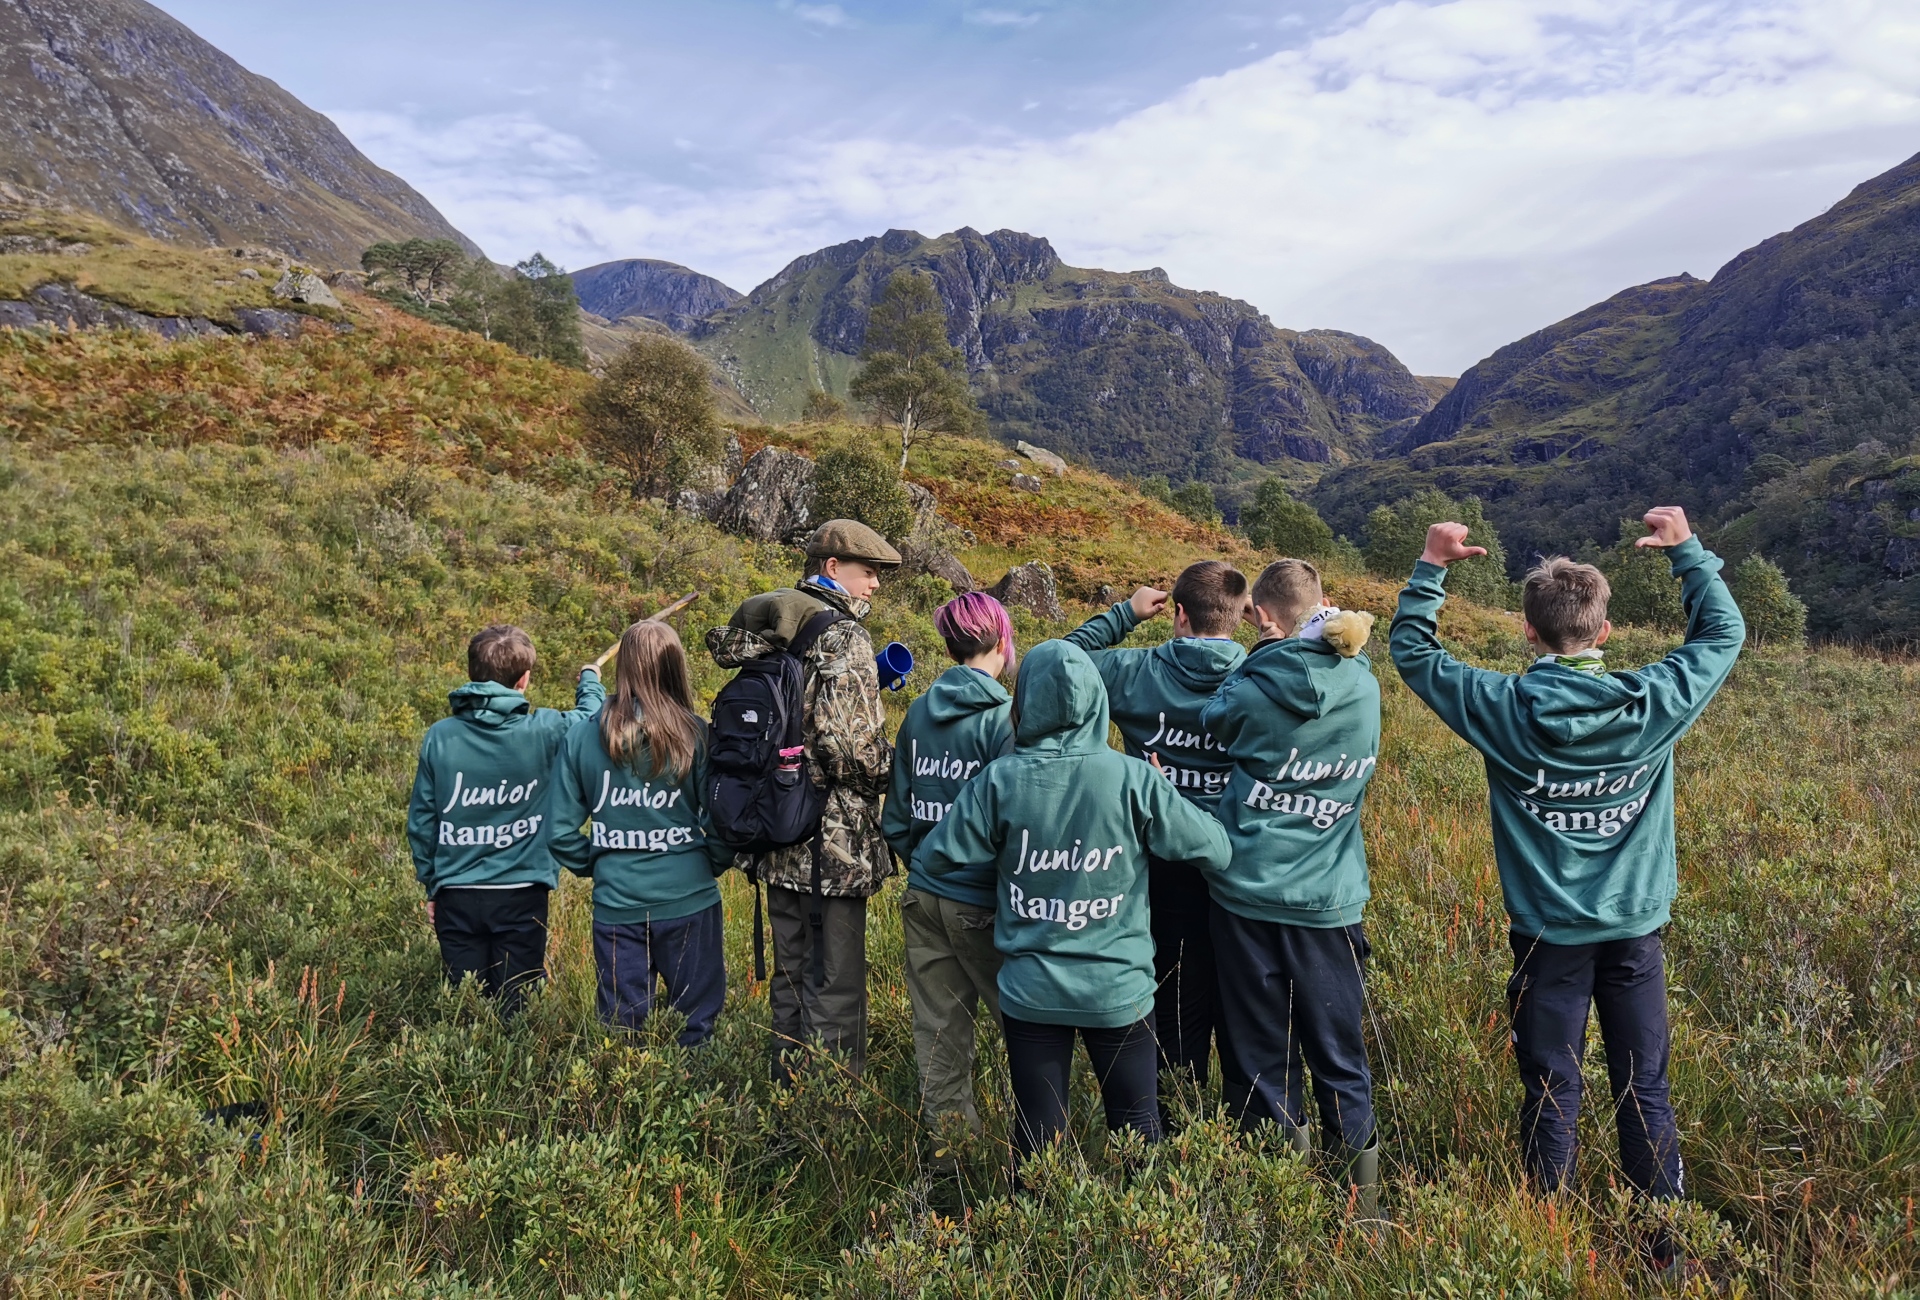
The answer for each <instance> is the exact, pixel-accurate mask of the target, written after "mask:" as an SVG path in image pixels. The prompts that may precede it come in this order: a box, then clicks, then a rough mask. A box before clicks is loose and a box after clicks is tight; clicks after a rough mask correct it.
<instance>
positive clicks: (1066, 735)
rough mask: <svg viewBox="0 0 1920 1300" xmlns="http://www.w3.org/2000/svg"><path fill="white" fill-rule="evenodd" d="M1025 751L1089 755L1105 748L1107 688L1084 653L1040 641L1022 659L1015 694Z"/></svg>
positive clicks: (1017, 736) (1019, 742) (1018, 742)
mask: <svg viewBox="0 0 1920 1300" xmlns="http://www.w3.org/2000/svg"><path fill="white" fill-rule="evenodd" d="M1014 712H1015V713H1016V714H1018V715H1019V719H1020V721H1019V724H1018V725H1017V726H1016V727H1015V729H1014V745H1015V747H1016V748H1018V749H1022V750H1038V751H1042V752H1048V751H1050V752H1053V753H1060V754H1085V753H1092V752H1094V751H1097V750H1102V749H1105V748H1106V747H1107V688H1106V686H1105V685H1104V684H1103V683H1102V682H1101V680H1100V674H1099V673H1098V672H1097V671H1096V670H1095V669H1094V666H1093V660H1091V659H1089V658H1087V653H1086V651H1084V650H1082V649H1080V648H1079V647H1078V646H1072V645H1068V644H1067V643H1066V642H1065V641H1042V642H1041V643H1040V644H1039V645H1037V646H1035V647H1034V648H1033V649H1032V650H1030V651H1028V652H1027V657H1026V658H1025V659H1023V660H1021V662H1020V681H1019V684H1018V686H1017V688H1016V693H1015V696H1014Z"/></svg>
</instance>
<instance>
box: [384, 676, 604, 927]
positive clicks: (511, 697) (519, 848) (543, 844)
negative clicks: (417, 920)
mask: <svg viewBox="0 0 1920 1300" xmlns="http://www.w3.org/2000/svg"><path fill="white" fill-rule="evenodd" d="M606 695H607V692H606V689H605V688H604V687H602V686H601V685H600V674H599V673H597V672H595V671H594V670H593V669H591V668H589V669H586V670H585V671H583V672H582V673H581V674H580V681H579V683H578V684H577V685H576V686H575V687H574V691H573V708H572V709H570V710H568V711H566V712H564V713H563V712H561V711H560V710H558V709H536V708H534V707H532V706H531V705H530V704H528V703H527V697H526V696H524V695H522V694H521V693H520V692H519V691H516V690H514V689H513V688H512V687H511V686H502V685H500V684H499V683H498V682H468V683H467V684H466V685H465V686H462V687H460V688H458V689H457V690H455V691H453V692H452V693H450V694H449V695H448V696H447V703H448V705H449V706H450V707H451V709H452V711H453V716H452V717H449V718H442V719H441V720H440V721H438V722H436V723H434V724H433V725H432V726H431V727H428V728H427V734H426V738H425V739H423V740H422V741H421V742H420V765H419V766H418V767H417V768H416V769H415V770H414V775H413V801H412V803H411V804H410V805H409V806H408V808H407V842H408V843H409V844H410V845H411V846H412V848H413V873H414V875H415V876H416V877H418V878H419V881H420V883H421V884H422V885H425V886H426V889H427V897H428V898H432V897H433V896H434V895H435V894H437V893H439V892H440V891H441V890H443V889H445V888H447V887H448V886H449V885H451V886H454V887H455V888H464V887H467V886H472V885H533V884H539V885H545V886H546V887H547V888H548V889H552V888H553V887H554V885H555V884H556V883H558V881H559V874H560V873H559V870H558V869H557V868H556V867H555V866H554V864H553V855H552V854H550V853H549V852H548V851H547V833H546V828H545V822H546V816H547V796H548V794H549V792H550V789H551V786H552V780H551V779H550V778H551V776H552V771H553V756H554V754H555V753H556V752H557V751H558V750H559V748H560V743H561V741H563V740H565V739H566V736H567V732H568V730H569V729H570V728H572V727H573V726H574V724H576V723H578V722H582V721H584V720H586V719H588V718H591V717H592V716H593V715H594V714H595V713H598V712H599V711H600V702H601V701H602V700H603V699H605V698H606Z"/></svg>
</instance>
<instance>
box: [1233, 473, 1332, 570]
mask: <svg viewBox="0 0 1920 1300" xmlns="http://www.w3.org/2000/svg"><path fill="white" fill-rule="evenodd" d="M1240 527H1241V530H1242V531H1243V532H1245V533H1246V535H1247V540H1248V541H1250V542H1252V543H1253V544H1254V545H1255V546H1257V547H1259V548H1260V549H1261V550H1263V551H1275V552H1278V553H1279V554H1281V555H1293V556H1303V557H1307V558H1319V557H1322V556H1326V555H1329V554H1331V553H1332V552H1333V549H1334V542H1333V529H1331V528H1329V527H1327V525H1326V521H1324V520H1323V519H1321V518H1320V515H1319V514H1318V512H1316V511H1315V510H1314V508H1313V507H1312V506H1310V505H1308V504H1307V503H1306V502H1304V501H1302V500H1300V499H1298V498H1297V497H1295V496H1294V495H1293V494H1292V493H1291V492H1289V491H1287V487H1286V484H1284V483H1282V482H1281V481H1280V480H1279V479H1276V478H1270V479H1268V480H1267V481H1266V482H1264V483H1262V484H1261V485H1260V488H1259V490H1258V491H1257V492H1255V493H1254V495H1253V500H1252V501H1251V502H1249V503H1248V504H1247V506H1246V508H1245V509H1243V510H1242V511H1241V512H1240Z"/></svg>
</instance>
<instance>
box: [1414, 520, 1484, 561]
mask: <svg viewBox="0 0 1920 1300" xmlns="http://www.w3.org/2000/svg"><path fill="white" fill-rule="evenodd" d="M1486 553H1487V548H1486V547H1484V546H1468V545H1467V526H1466V525H1465V524H1455V523H1445V524H1435V525H1434V526H1433V527H1431V528H1429V529H1427V549H1426V550H1424V551H1422V552H1420V558H1421V559H1423V560H1425V561H1426V562H1427V563H1428V564H1437V565H1439V566H1440V567H1441V568H1443V569H1444V568H1445V567H1446V566H1447V565H1449V564H1452V563H1453V562H1454V561H1456V560H1470V559H1472V558H1473V557H1474V556H1476V555H1485V554H1486Z"/></svg>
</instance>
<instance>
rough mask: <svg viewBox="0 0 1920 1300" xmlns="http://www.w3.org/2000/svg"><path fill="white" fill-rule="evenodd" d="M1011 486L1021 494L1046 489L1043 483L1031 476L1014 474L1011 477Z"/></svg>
mask: <svg viewBox="0 0 1920 1300" xmlns="http://www.w3.org/2000/svg"><path fill="white" fill-rule="evenodd" d="M1013 485H1014V487H1016V488H1018V489H1019V490H1020V491H1022V492H1038V491H1040V490H1041V489H1042V488H1044V487H1046V484H1045V483H1042V482H1041V481H1040V480H1039V479H1037V478H1035V477H1034V476H1033V475H1031V474H1015V475H1014V476H1013Z"/></svg>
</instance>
